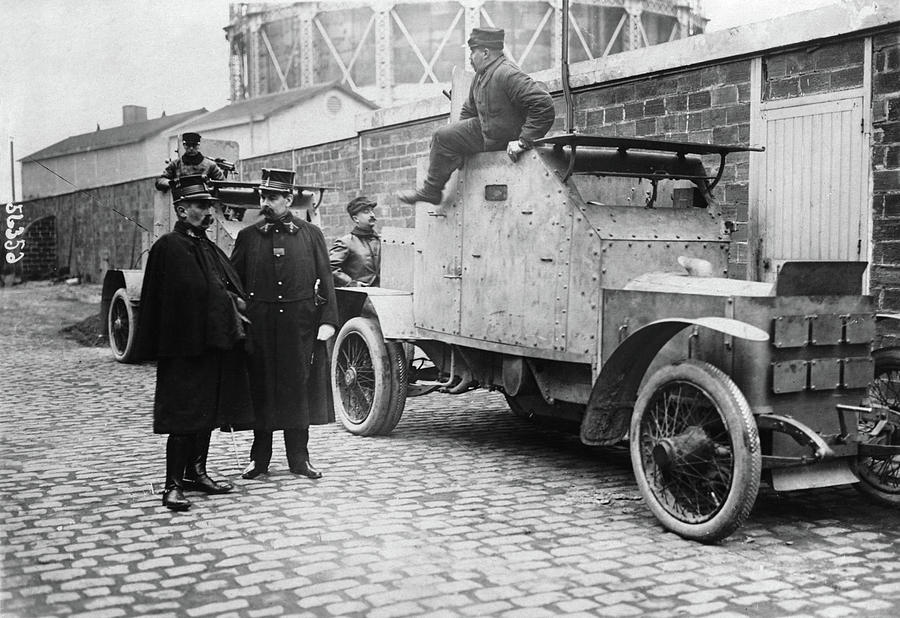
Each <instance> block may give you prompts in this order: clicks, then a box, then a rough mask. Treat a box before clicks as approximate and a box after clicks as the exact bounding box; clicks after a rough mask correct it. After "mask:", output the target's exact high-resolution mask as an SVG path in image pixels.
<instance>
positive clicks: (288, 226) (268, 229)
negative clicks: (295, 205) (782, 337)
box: [255, 216, 300, 236]
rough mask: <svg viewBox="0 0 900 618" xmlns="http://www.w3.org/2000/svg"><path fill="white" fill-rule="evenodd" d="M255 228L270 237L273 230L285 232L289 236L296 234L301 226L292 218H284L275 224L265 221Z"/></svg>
mask: <svg viewBox="0 0 900 618" xmlns="http://www.w3.org/2000/svg"><path fill="white" fill-rule="evenodd" d="M255 227H256V229H257V230H259V232H260V234H263V235H264V236H268V235H269V234H271V233H272V231H273V230H284V231H285V232H287V233H288V234H296V233H297V232H298V231H299V230H300V226H299V225H297V223H296V222H295V221H294V218H293V217H292V216H287V217H284V218H283V219H280V220H278V221H275V222H274V223H271V222H269V221H266V220H265V219H263V220H262V221H260V222H259V223H257V224H256V226H255Z"/></svg>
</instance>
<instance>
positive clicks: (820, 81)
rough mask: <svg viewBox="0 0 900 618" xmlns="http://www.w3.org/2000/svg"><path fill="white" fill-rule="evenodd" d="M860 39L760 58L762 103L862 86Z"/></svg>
mask: <svg viewBox="0 0 900 618" xmlns="http://www.w3.org/2000/svg"><path fill="white" fill-rule="evenodd" d="M863 52H864V44H863V40H862V39H855V40H851V41H841V42H838V43H831V44H828V45H816V46H812V47H810V48H809V49H802V50H796V51H790V52H786V53H780V54H774V55H771V56H766V57H764V58H763V75H762V79H763V91H762V98H763V100H764V101H771V100H776V99H792V98H795V97H800V96H807V95H811V94H820V93H824V92H834V91H836V90H848V89H850V88H859V87H860V86H862V85H863V71H864V65H863V63H864V60H865V59H864V57H863Z"/></svg>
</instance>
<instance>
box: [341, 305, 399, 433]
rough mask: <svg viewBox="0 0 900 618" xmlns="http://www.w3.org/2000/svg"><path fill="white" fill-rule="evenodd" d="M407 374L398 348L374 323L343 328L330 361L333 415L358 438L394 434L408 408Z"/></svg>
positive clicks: (365, 320) (364, 321) (367, 321)
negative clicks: (405, 406) (405, 408)
mask: <svg viewBox="0 0 900 618" xmlns="http://www.w3.org/2000/svg"><path fill="white" fill-rule="evenodd" d="M406 370H407V366H406V357H405V355H404V354H403V347H402V345H401V344H400V343H397V342H394V341H385V340H384V337H383V336H382V334H381V329H380V328H379V327H378V323H377V322H375V321H374V320H372V319H371V318H363V317H357V318H353V319H351V320H349V321H348V322H347V323H346V324H344V326H343V328H341V332H340V333H338V336H337V339H336V340H335V342H334V352H333V355H332V359H331V388H332V392H333V394H334V411H335V414H336V415H337V417H338V418H340V420H341V423H342V424H343V425H344V428H345V429H346V430H347V431H349V432H350V433H353V434H357V435H361V436H373V435H379V434H380V435H385V434H389V433H390V432H391V431H393V429H394V427H396V426H397V423H398V422H399V421H400V416H401V415H402V414H403V407H404V405H405V404H406V388H407V375H406Z"/></svg>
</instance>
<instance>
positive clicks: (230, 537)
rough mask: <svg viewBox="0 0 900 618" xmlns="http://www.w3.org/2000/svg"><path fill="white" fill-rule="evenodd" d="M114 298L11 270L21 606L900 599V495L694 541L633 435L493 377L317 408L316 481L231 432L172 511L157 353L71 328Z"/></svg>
mask: <svg viewBox="0 0 900 618" xmlns="http://www.w3.org/2000/svg"><path fill="white" fill-rule="evenodd" d="M93 291H94V293H96V291H97V290H96V286H95V287H94V290H93ZM95 300H96V299H93V298H92V297H90V296H85V295H84V294H82V295H81V296H79V295H78V294H75V293H73V292H71V290H69V289H67V288H65V287H64V286H49V285H46V284H44V285H38V284H30V285H29V286H24V287H17V288H12V289H11V288H6V289H0V315H2V318H0V343H2V346H3V349H4V350H5V352H6V353H5V354H3V355H2V360H0V409H2V415H0V419H2V427H0V431H2V468H0V492H2V502H0V522H2V539H0V540H2V576H3V579H2V596H0V602H2V606H0V613H2V615H3V616H41V617H45V616H70V615H90V616H95V617H111V616H137V615H151V614H152V615H170V616H211V615H216V616H223V615H224V616H282V615H296V616H342V615H360V616H371V617H372V618H378V617H389V616H426V615H427V616H489V615H490V616H508V617H517V616H523V617H532V616H535V617H537V616H553V615H584V616H588V615H603V616H632V615H633V616H637V615H640V616H644V615H650V616H671V615H716V616H723V615H735V616H736V615H765V616H775V615H782V616H802V615H808V616H844V615H864V616H873V615H880V616H897V615H900V525H898V524H900V516H898V513H897V512H896V511H892V510H888V509H885V508H881V507H876V506H871V505H869V504H868V503H866V502H865V501H863V499H862V498H861V497H860V496H858V494H857V493H856V492H855V491H853V490H852V488H840V489H827V490H814V491H807V492H794V493H792V494H790V495H779V494H775V493H772V492H770V491H767V490H764V491H762V492H761V494H760V497H759V500H758V501H757V505H756V508H755V509H754V511H753V513H752V514H751V517H750V520H749V522H748V523H747V525H745V527H744V528H742V529H741V530H739V531H738V532H737V533H736V534H734V535H733V536H732V537H731V538H729V539H728V540H727V541H726V542H725V543H723V544H722V545H719V546H703V545H700V544H697V543H692V542H688V541H685V540H682V539H680V538H679V537H677V536H675V535H673V534H669V533H666V532H664V531H663V530H662V529H661V528H660V526H659V525H658V524H657V522H656V521H655V519H654V518H653V517H652V516H651V515H650V514H649V512H648V511H647V509H646V508H645V507H644V505H643V503H642V502H641V500H640V498H639V495H638V492H637V489H636V486H635V484H634V480H633V477H632V474H631V470H630V465H629V462H628V458H627V456H626V455H625V454H624V453H622V452H615V451H600V450H595V449H589V448H587V447H584V446H582V445H580V443H579V442H578V441H577V439H576V438H574V437H571V436H568V435H564V434H560V433H555V432H547V431H544V430H541V429H540V428H538V427H535V426H533V425H530V424H528V423H526V422H523V421H520V420H518V419H516V418H515V417H513V416H512V415H511V414H509V413H508V412H507V411H506V405H505V403H504V401H503V399H502V398H500V397H498V396H496V395H492V394H486V393H470V394H467V395H463V396H457V397H451V396H445V395H429V396H427V397H423V398H419V399H412V400H410V401H409V402H408V404H407V411H406V413H405V415H404V417H403V419H402V420H401V422H400V424H399V426H398V427H397V429H396V431H395V432H394V434H393V435H391V436H390V437H386V438H377V439H376V438H359V437H354V436H351V435H349V434H347V433H346V432H344V431H343V430H342V429H341V428H340V427H339V426H336V425H331V426H325V427H316V428H313V430H312V438H311V450H312V453H313V459H314V462H315V463H316V465H317V466H319V467H320V468H321V469H322V470H323V471H324V474H325V477H324V478H323V479H322V480H320V481H318V482H314V481H309V480H307V479H304V478H298V477H294V476H293V475H291V474H290V473H289V472H288V471H287V469H286V468H287V466H286V463H285V460H284V452H283V447H280V450H277V451H276V453H275V457H274V460H273V467H272V471H271V474H270V475H269V477H268V478H265V480H264V481H260V480H255V481H244V480H241V479H240V478H238V476H237V471H238V464H237V463H236V462H235V458H234V455H233V453H232V447H231V444H230V439H229V438H228V436H227V435H225V434H216V435H215V436H214V437H213V446H212V451H211V466H210V467H211V468H212V469H216V470H218V471H219V472H221V473H223V474H227V475H229V476H231V477H232V478H233V479H236V485H237V487H236V489H235V491H234V492H233V493H232V494H229V495H225V496H203V495H199V494H191V499H192V500H194V506H193V507H192V508H191V510H190V511H188V512H186V513H180V514H178V513H173V512H170V511H167V510H165V509H163V508H162V507H161V505H160V498H159V496H158V495H156V494H153V493H151V487H152V486H153V485H154V484H156V485H157V486H158V484H159V482H160V481H161V480H162V478H163V447H164V437H163V436H155V435H153V434H152V433H151V423H150V406H151V401H152V395H153V386H154V368H153V366H152V365H137V366H131V365H120V364H116V363H115V362H114V361H113V360H112V358H111V356H110V354H109V353H108V351H107V350H106V349H103V348H86V347H81V346H79V345H77V344H75V343H73V342H70V341H67V340H64V339H61V338H60V337H59V336H58V335H57V331H58V329H59V327H60V326H62V325H65V324H70V323H72V322H75V321H77V319H80V318H82V317H85V316H87V315H89V314H90V313H91V312H92V311H94V310H95V309H96V307H97V304H96V302H95ZM38 301H40V302H38ZM85 301H86V302H85ZM236 440H237V450H238V453H239V454H240V457H241V459H242V460H244V459H245V458H246V454H247V452H248V449H249V436H248V435H246V434H239V435H238V436H237V438H236ZM277 443H278V442H277V441H276V444H277Z"/></svg>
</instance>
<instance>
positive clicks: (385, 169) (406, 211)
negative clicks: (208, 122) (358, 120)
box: [241, 118, 447, 242]
mask: <svg viewBox="0 0 900 618" xmlns="http://www.w3.org/2000/svg"><path fill="white" fill-rule="evenodd" d="M446 121H447V119H446V118H439V119H430V120H425V121H421V122H413V123H408V124H405V125H402V126H388V127H384V128H381V129H376V130H372V131H366V132H363V133H361V134H360V136H359V139H349V140H342V141H339V142H332V143H329V144H322V145H318V146H311V147H309V148H302V149H297V150H294V151H292V152H283V153H277V154H272V155H266V156H263V157H256V158H253V159H246V160H244V161H242V162H241V178H242V179H243V180H245V181H247V180H250V181H256V180H259V178H260V170H261V169H262V168H264V167H282V168H286V169H291V168H292V169H294V171H295V172H296V173H297V177H296V183H297V184H300V185H303V184H307V185H311V186H325V187H331V188H333V189H334V190H331V191H326V192H325V196H324V198H323V200H322V205H321V206H320V214H321V217H322V231H323V232H324V233H325V237H326V238H327V239H328V240H329V242H330V241H331V240H333V239H334V238H336V237H338V236H340V235H342V234H345V233H347V231H348V230H349V229H350V228H351V227H352V226H353V223H352V222H351V221H350V219H349V217H348V216H347V211H346V206H347V202H349V201H350V200H351V199H353V198H354V197H357V196H358V195H367V196H368V197H370V198H372V199H374V200H376V201H377V202H378V212H377V216H378V219H379V225H380V226H391V227H412V226H413V224H414V221H415V215H414V212H413V207H412V206H410V205H408V204H402V203H400V202H399V201H398V200H397V198H396V195H395V194H396V192H397V191H399V190H401V189H406V188H412V187H414V186H415V181H416V161H417V159H418V157H420V156H423V155H427V153H428V144H429V143H430V141H431V134H432V133H433V132H434V129H435V128H436V127H437V126H439V124H441V123H444V122H446ZM360 147H361V149H362V157H363V158H362V161H360ZM360 168H361V169H360ZM360 176H362V185H360Z"/></svg>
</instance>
